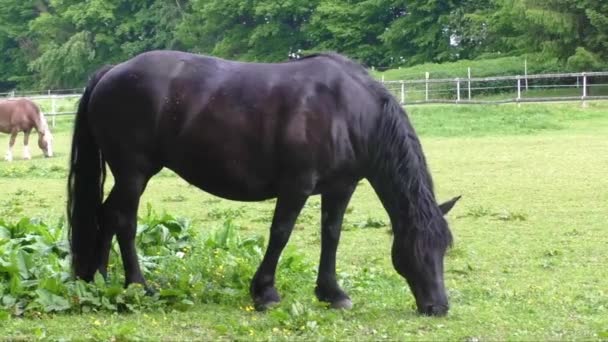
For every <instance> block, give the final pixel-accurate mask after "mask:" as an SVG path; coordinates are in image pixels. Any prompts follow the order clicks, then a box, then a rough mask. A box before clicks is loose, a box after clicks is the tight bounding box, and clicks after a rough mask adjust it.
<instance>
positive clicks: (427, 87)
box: [424, 71, 430, 101]
mask: <svg viewBox="0 0 608 342" xmlns="http://www.w3.org/2000/svg"><path fill="white" fill-rule="evenodd" d="M429 77H430V74H429V72H428V71H427V72H426V81H425V83H426V87H425V88H426V92H425V95H424V99H425V101H428V100H429Z"/></svg>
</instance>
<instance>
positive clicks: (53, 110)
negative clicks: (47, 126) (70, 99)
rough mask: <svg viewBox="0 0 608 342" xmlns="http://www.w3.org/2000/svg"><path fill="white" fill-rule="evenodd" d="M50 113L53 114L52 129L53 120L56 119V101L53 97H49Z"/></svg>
mask: <svg viewBox="0 0 608 342" xmlns="http://www.w3.org/2000/svg"><path fill="white" fill-rule="evenodd" d="M51 111H52V113H53V128H55V118H56V117H57V101H56V99H55V96H53V97H51Z"/></svg>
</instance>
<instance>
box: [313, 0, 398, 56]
mask: <svg viewBox="0 0 608 342" xmlns="http://www.w3.org/2000/svg"><path fill="white" fill-rule="evenodd" d="M394 18H395V16H394V13H393V10H392V9H391V7H390V6H389V4H388V2H387V1H385V0H332V1H323V2H321V3H320V4H319V6H318V7H317V10H316V11H315V13H314V14H313V16H312V18H311V20H310V23H309V24H308V25H306V27H305V31H306V34H307V36H308V37H310V40H311V45H312V47H311V49H312V50H332V51H337V52H341V53H345V54H347V55H348V56H350V57H352V58H355V59H357V60H359V61H361V62H363V63H365V64H367V65H376V66H377V65H387V64H389V63H390V57H387V49H386V48H385V46H384V45H383V43H382V41H381V39H380V36H381V35H382V33H383V32H384V31H385V30H386V28H387V27H388V26H389V25H390V23H391V21H392V20H393V19H394Z"/></svg>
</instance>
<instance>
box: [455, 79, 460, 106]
mask: <svg viewBox="0 0 608 342" xmlns="http://www.w3.org/2000/svg"><path fill="white" fill-rule="evenodd" d="M456 93H457V96H456V101H457V102H460V78H457V79H456Z"/></svg>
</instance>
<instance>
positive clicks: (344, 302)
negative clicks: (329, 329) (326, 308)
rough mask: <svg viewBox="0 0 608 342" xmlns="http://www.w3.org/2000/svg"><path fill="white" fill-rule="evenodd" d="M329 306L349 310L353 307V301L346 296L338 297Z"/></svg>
mask: <svg viewBox="0 0 608 342" xmlns="http://www.w3.org/2000/svg"><path fill="white" fill-rule="evenodd" d="M330 307H331V308H332V309H344V310H350V309H352V308H353V302H352V301H351V300H350V299H348V298H344V299H340V300H339V301H337V302H333V303H331V305H330Z"/></svg>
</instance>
